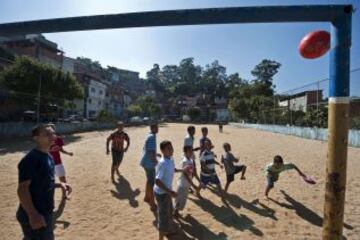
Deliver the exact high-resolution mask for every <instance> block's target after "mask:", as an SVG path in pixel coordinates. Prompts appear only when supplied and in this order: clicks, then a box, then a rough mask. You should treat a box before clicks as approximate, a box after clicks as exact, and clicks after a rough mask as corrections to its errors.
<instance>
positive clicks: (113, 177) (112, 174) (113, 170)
mask: <svg viewBox="0 0 360 240" xmlns="http://www.w3.org/2000/svg"><path fill="white" fill-rule="evenodd" d="M114 175H115V165H111V181H112V182H113V183H116V181H115V176H114Z"/></svg>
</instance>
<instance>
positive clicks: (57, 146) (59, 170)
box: [49, 124, 74, 199]
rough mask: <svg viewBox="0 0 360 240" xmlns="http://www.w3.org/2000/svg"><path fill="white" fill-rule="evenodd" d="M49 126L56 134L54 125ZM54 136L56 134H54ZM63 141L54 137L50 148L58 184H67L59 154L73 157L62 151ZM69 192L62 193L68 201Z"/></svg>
mask: <svg viewBox="0 0 360 240" xmlns="http://www.w3.org/2000/svg"><path fill="white" fill-rule="evenodd" d="M49 126H50V127H51V128H52V129H53V131H54V133H55V132H56V129H55V125H54V124H49ZM55 134H56V133H55ZM63 146H64V140H63V138H62V137H61V136H59V135H55V141H54V144H53V145H51V147H50V154H51V156H52V158H53V160H54V163H55V175H56V176H57V177H58V178H59V180H60V182H63V183H67V181H66V174H65V167H64V165H63V163H62V160H61V155H60V152H62V153H64V154H66V155H69V156H73V155H74V154H73V153H72V152H68V151H66V150H65V149H64V147H63ZM70 193H71V192H68V191H66V192H63V197H64V198H66V199H69V196H70Z"/></svg>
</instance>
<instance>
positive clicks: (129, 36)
mask: <svg viewBox="0 0 360 240" xmlns="http://www.w3.org/2000/svg"><path fill="white" fill-rule="evenodd" d="M330 3H331V4H345V3H346V4H347V3H351V4H353V5H354V6H355V8H357V9H360V1H358V0H352V1H351V0H348V1H345V0H343V1H335V0H333V1H324V0H319V1H316V0H303V1H292V0H276V1H275V0H272V1H270V0H268V1H265V0H251V1H250V0H247V1H246V0H242V1H236V0H231V1H229V0H224V1H216V0H209V1H204V0H198V1H194V0H172V1H169V0H158V1H157V0H152V1H149V0H133V1H120V0H102V1H97V0H76V1H73V0H62V1H52V0H37V1H27V0H0V23H6V22H15V21H26V20H35V19H47V18H58V17H71V16H84V15H95V14H110V13H124V12H136V11H151V10H167V9H186V8H204V7H226V6H229V7H230V6H258V5H296V4H330ZM318 29H323V30H327V31H329V30H330V25H329V24H328V23H289V24H287V23H281V24H279V23H277V24H228V25H202V26H176V27H151V28H133V29H116V30H99V31H82V32H70V33H56V34H46V35H45V36H46V37H47V38H48V39H50V40H52V41H55V42H57V43H58V44H59V47H61V48H62V49H63V50H64V51H65V53H66V55H67V56H70V57H77V56H85V57H90V58H92V59H94V60H99V61H100V62H101V63H102V65H103V66H107V65H111V66H116V67H119V68H123V69H131V70H135V71H139V72H140V74H141V76H143V77H144V76H145V74H146V71H147V70H149V69H150V68H151V67H152V65H153V63H159V64H160V65H161V66H163V65H166V64H177V63H179V61H180V60H181V59H183V58H186V57H194V58H195V62H196V64H200V65H202V66H204V65H205V64H207V63H211V62H212V61H214V60H216V59H217V60H219V62H220V63H221V64H223V65H224V66H226V67H227V72H228V74H231V73H234V72H239V74H240V75H241V76H242V77H244V78H247V79H251V75H250V71H251V69H252V68H253V67H254V66H255V65H256V64H257V63H258V62H260V61H261V60H262V59H264V58H268V59H273V60H276V61H278V62H280V63H281V64H282V67H281V69H280V71H279V73H278V75H277V76H276V77H275V79H274V83H275V84H276V86H277V91H278V92H281V91H285V90H289V89H292V88H296V87H299V86H301V85H304V84H307V83H310V82H314V81H316V80H320V79H323V78H326V77H328V72H329V69H328V66H329V55H328V54H327V55H325V56H323V57H321V58H319V59H316V60H306V59H303V58H301V56H300V55H299V54H298V44H299V41H300V40H301V38H302V37H303V36H305V35H306V34H307V33H308V32H311V31H314V30H318ZM358 67H360V13H359V11H356V12H355V13H354V15H353V40H352V54H351V68H352V69H353V68H358ZM352 77H353V78H356V79H352V85H351V87H352V89H353V90H355V89H360V84H359V82H360V72H358V73H356V74H353V75H352Z"/></svg>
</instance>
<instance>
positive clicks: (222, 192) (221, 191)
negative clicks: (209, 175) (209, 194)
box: [217, 184, 225, 202]
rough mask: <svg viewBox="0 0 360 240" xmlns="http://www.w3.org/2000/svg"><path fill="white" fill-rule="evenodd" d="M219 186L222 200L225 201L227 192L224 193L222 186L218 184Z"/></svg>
mask: <svg viewBox="0 0 360 240" xmlns="http://www.w3.org/2000/svg"><path fill="white" fill-rule="evenodd" d="M217 188H218V191H219V194H220V197H221V201H223V202H225V194H224V191H223V190H222V188H221V185H220V184H219V185H217Z"/></svg>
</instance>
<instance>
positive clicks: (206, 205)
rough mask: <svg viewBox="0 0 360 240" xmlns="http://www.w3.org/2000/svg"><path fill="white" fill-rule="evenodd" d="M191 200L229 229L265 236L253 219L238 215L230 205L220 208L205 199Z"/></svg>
mask: <svg viewBox="0 0 360 240" xmlns="http://www.w3.org/2000/svg"><path fill="white" fill-rule="evenodd" d="M189 199H190V200H192V201H193V202H194V203H195V204H197V205H198V206H199V207H200V208H201V209H203V210H204V211H205V212H208V213H210V214H211V215H212V216H213V217H214V218H215V219H216V220H217V221H218V222H220V223H222V224H224V225H226V226H228V227H232V228H235V229H237V230H240V231H245V230H248V231H250V232H252V233H253V234H255V235H256V236H263V235H264V234H263V232H262V231H261V230H260V229H258V228H257V227H256V226H255V222H254V221H253V220H252V219H250V218H249V217H247V216H246V215H245V214H240V215H238V214H237V213H236V212H235V211H234V210H233V209H232V207H231V206H230V205H228V204H226V205H225V206H221V207H219V206H217V205H215V204H214V203H212V202H211V201H210V200H208V199H205V198H202V199H192V198H189Z"/></svg>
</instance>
